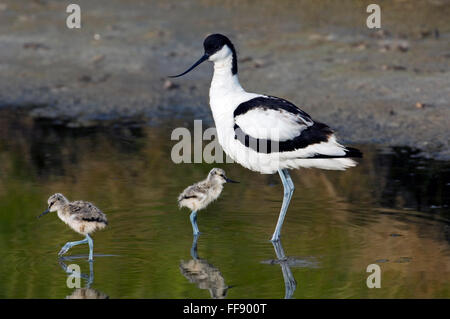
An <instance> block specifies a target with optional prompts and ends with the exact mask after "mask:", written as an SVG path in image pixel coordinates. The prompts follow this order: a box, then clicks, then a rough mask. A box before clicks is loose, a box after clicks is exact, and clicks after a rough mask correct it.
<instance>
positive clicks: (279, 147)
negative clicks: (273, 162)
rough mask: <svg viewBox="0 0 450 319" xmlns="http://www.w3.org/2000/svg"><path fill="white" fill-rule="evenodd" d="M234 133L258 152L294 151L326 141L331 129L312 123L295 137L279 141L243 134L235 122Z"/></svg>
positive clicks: (331, 132)
mask: <svg viewBox="0 0 450 319" xmlns="http://www.w3.org/2000/svg"><path fill="white" fill-rule="evenodd" d="M234 133H235V135H234V138H235V139H237V140H239V141H240V142H241V143H242V144H244V145H245V146H246V147H250V148H251V149H253V150H254V151H256V152H258V153H264V154H270V153H277V152H290V151H295V150H297V149H301V148H305V147H308V146H310V145H313V144H317V143H321V142H326V141H328V139H329V138H330V136H331V135H332V134H333V131H332V130H331V129H330V128H329V127H328V126H327V125H325V124H323V123H314V124H313V125H312V126H309V127H308V128H306V129H304V130H303V131H301V134H300V135H298V136H296V137H295V138H293V139H291V140H287V141H281V142H279V141H272V140H269V139H259V138H254V137H252V136H250V135H248V134H245V133H244V132H243V131H242V129H241V128H240V127H239V126H238V125H237V124H235V125H234Z"/></svg>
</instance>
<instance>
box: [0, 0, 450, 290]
mask: <svg viewBox="0 0 450 319" xmlns="http://www.w3.org/2000/svg"><path fill="white" fill-rule="evenodd" d="M372 2H373V1H356V0H355V1H327V0H324V1H312V0H310V1H306V0H304V1H289V0H283V1H267V0H261V1H220V2H219V1H202V0H197V1H194V0H188V1H142V0H141V1H137V0H130V1H119V0H108V1H106V0H105V1H102V0H97V1H87V0H86V1H82V0H79V1H76V3H77V4H79V5H80V7H81V29H68V28H67V27H66V18H67V16H68V15H69V14H68V13H66V7H67V5H68V4H70V3H71V2H68V1H56V0H55V1H51V0H27V1H25V0H14V1H13V0H11V1H5V0H0V17H1V19H0V71H1V72H0V298H64V297H66V296H67V297H75V298H82V297H101V298H105V297H111V298H211V297H214V298H219V297H220V298H223V297H229V298H283V297H288V298H290V297H293V298H375V297H377V298H380V297H381V298H397V297H402V298H415V297H422V298H433V297H440V298H448V297H450V283H449V281H448V278H450V276H449V272H450V266H449V265H450V209H449V206H448V205H449V202H450V192H449V191H450V162H449V159H450V151H449V138H448V137H449V133H450V132H449V127H450V126H449V119H450V103H449V102H450V74H449V73H450V41H449V38H450V33H449V32H450V20H449V19H448V17H449V16H450V1H446V0H426V1H425V0H424V1H412V0H392V1H377V2H376V3H378V4H379V5H380V6H381V26H382V28H381V29H380V30H370V29H368V28H367V27H366V19H367V16H368V15H369V13H367V12H366V7H367V5H368V4H370V3H372ZM217 32H218V33H223V34H226V35H227V36H229V37H230V39H231V40H232V41H233V42H234V44H235V46H236V48H237V51H238V60H239V77H240V81H241V84H242V85H243V87H244V88H245V89H247V90H248V91H254V92H260V93H266V94H271V95H275V96H280V97H283V98H286V99H288V100H290V101H292V102H294V103H295V104H296V105H298V106H301V107H302V109H304V110H305V111H307V112H308V113H309V114H311V116H312V117H313V118H314V119H316V120H318V121H322V122H325V123H327V124H329V125H330V126H331V127H332V128H333V129H335V131H336V132H337V135H338V136H339V137H340V138H341V140H343V141H344V142H345V143H349V144H351V145H354V146H357V147H359V148H361V149H362V150H363V152H364V158H363V159H362V160H361V161H360V165H359V166H358V167H356V168H352V169H350V170H348V171H346V172H326V171H318V170H297V171H295V172H293V173H292V175H293V179H294V182H295V183H296V186H297V187H296V191H295V194H294V197H293V200H292V202H291V206H290V209H289V212H288V214H287V219H286V222H285V225H284V228H283V238H282V244H283V248H284V251H285V253H286V256H287V258H286V259H285V260H284V261H283V262H284V264H283V267H281V266H280V265H281V264H282V263H281V262H280V260H279V259H277V255H276V251H275V250H274V247H273V246H272V244H271V243H270V242H269V241H268V239H269V238H270V235H271V233H272V231H273V228H274V227H275V223H276V220H277V217H278V213H279V208H280V206H281V200H282V196H281V194H282V185H280V182H279V178H278V176H276V175H259V174H255V173H252V172H250V171H248V170H245V169H243V168H242V167H240V166H239V165H237V164H231V165H217V164H216V165H215V166H221V167H223V168H224V169H225V170H226V172H227V175H229V177H231V178H233V179H236V180H239V181H241V184H238V185H226V186H227V187H226V188H225V190H224V192H223V196H222V197H221V198H220V199H219V200H218V201H217V202H216V203H214V204H213V205H211V206H210V207H209V208H208V209H207V210H206V211H202V212H200V213H199V220H198V223H199V227H200V230H201V231H202V232H204V234H203V235H202V236H201V237H200V239H199V241H198V255H199V259H195V258H193V257H192V256H191V253H190V251H191V245H192V230H191V226H190V223H189V218H188V212H187V211H180V210H179V209H178V207H177V203H176V198H177V195H178V194H179V193H180V192H181V191H182V190H183V189H184V188H185V187H186V186H188V185H190V184H192V183H194V182H196V181H198V180H200V179H203V178H204V177H206V174H207V173H208V171H209V170H210V169H211V168H212V167H213V166H212V165H208V164H178V165H176V164H174V163H172V161H171V160H170V151H171V147H172V146H173V144H174V143H175V141H171V140H170V133H171V131H172V130H173V129H174V128H176V127H180V126H184V127H188V128H192V125H193V120H194V119H202V120H203V121H204V126H203V128H204V129H206V128H207V126H208V125H211V126H212V125H213V122H212V117H211V113H210V110H209V105H208V90H209V82H210V80H211V74H212V67H211V66H210V65H206V64H205V65H202V66H201V67H199V68H198V69H196V70H195V71H194V72H191V73H190V74H189V75H188V76H187V77H184V78H183V79H176V80H168V79H167V75H172V74H177V73H179V72H181V71H184V70H185V69H186V68H187V67H188V66H190V65H191V64H192V63H193V62H194V61H196V60H197V59H198V58H199V57H200V56H201V55H202V53H203V47H202V43H203V39H204V38H205V36H206V35H208V34H210V33H217ZM228 186H229V187H228ZM55 192H61V193H63V194H65V195H66V196H67V197H68V198H69V199H70V200H78V199H83V200H88V201H91V202H93V203H95V204H96V205H97V206H98V207H100V208H101V209H102V210H103V211H104V212H105V213H106V214H107V215H108V218H109V221H110V226H109V228H108V229H106V230H105V231H102V232H99V233H98V234H95V237H94V239H95V253H96V254H103V255H106V256H98V257H97V258H96V260H95V265H94V269H93V271H95V280H94V281H93V283H86V284H85V286H86V287H84V288H83V289H85V290H74V289H69V288H67V286H66V278H67V274H66V273H65V272H64V267H63V265H61V263H60V262H61V261H60V262H58V259H57V256H56V254H57V252H58V251H59V249H60V248H61V247H62V246H63V245H64V243H65V242H67V241H74V240H78V235H77V234H76V233H74V232H72V231H71V230H69V229H68V228H67V226H65V225H64V224H63V223H62V222H61V221H59V220H58V219H57V217H56V215H47V216H46V217H45V218H42V219H40V220H39V221H38V220H37V219H36V218H35V217H36V216H37V215H39V214H40V213H41V212H42V211H43V210H45V208H46V201H47V198H48V197H49V196H50V195H51V194H52V193H55ZM86 254H87V247H83V246H78V247H76V248H73V249H72V250H71V251H70V252H69V255H75V257H77V256H78V257H80V258H76V259H74V260H68V261H67V260H65V261H63V262H64V263H67V264H70V263H74V262H75V263H78V264H80V266H81V267H82V271H83V272H84V273H87V274H89V272H90V271H91V269H89V265H88V263H87V262H86V261H85V255H86ZM111 255H112V256H111ZM81 257H82V258H81ZM371 263H377V264H378V265H380V267H381V268H382V288H381V289H368V288H367V286H366V278H367V276H368V275H369V274H368V273H366V267H367V265H369V264H371ZM286 266H287V268H289V271H290V272H291V273H292V276H293V278H294V279H295V281H296V283H297V285H296V289H294V291H292V289H291V290H289V289H286V287H288V286H289V284H288V283H286V282H285V280H284V279H285V278H286V276H284V275H285V272H286V271H287V270H286V269H287V268H286ZM84 282H85V281H84ZM291 288H292V287H291ZM89 289H93V290H89Z"/></svg>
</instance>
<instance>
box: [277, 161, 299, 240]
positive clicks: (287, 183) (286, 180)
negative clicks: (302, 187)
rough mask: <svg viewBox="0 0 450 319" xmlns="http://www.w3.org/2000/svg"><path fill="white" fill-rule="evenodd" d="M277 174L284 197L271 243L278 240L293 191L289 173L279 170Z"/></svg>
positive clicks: (285, 170)
mask: <svg viewBox="0 0 450 319" xmlns="http://www.w3.org/2000/svg"><path fill="white" fill-rule="evenodd" d="M278 173H279V174H280V178H281V181H282V183H283V187H284V193H283V194H284V196H283V204H282V205H281V210H280V216H278V222H277V226H276V227H275V231H274V233H273V235H272V239H271V240H272V241H277V240H280V232H281V227H282V226H283V222H284V217H285V216H286V212H287V209H288V207H289V203H290V201H291V198H292V193H293V192H294V189H295V187H294V183H293V182H292V179H291V176H290V175H289V171H288V170H287V169H280V170H278Z"/></svg>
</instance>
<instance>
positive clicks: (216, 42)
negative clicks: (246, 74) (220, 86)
mask: <svg viewBox="0 0 450 319" xmlns="http://www.w3.org/2000/svg"><path fill="white" fill-rule="evenodd" d="M225 45H226V46H228V47H229V48H230V50H231V52H232V54H233V60H232V66H231V73H232V74H233V75H234V74H236V73H237V57H236V50H235V49H234V45H233V43H231V41H230V39H228V38H227V37H226V36H224V35H222V34H218V33H216V34H211V35H209V36H207V37H206V39H205V41H203V47H204V49H205V53H204V54H203V56H202V57H201V58H200V59H199V60H198V61H197V62H195V63H194V64H193V65H192V66H191V67H190V68H189V69H187V70H186V71H184V72H183V73H181V74H178V75H173V76H170V77H171V78H177V77H179V76H183V75H185V74H186V73H189V72H191V71H192V70H193V69H195V68H196V67H197V66H198V65H200V64H201V63H203V62H205V61H207V60H208V59H209V57H210V56H212V55H213V54H214V53H216V52H217V51H220V50H221V49H222V48H223V47H224V46H225Z"/></svg>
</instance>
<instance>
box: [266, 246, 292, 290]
mask: <svg viewBox="0 0 450 319" xmlns="http://www.w3.org/2000/svg"><path fill="white" fill-rule="evenodd" d="M272 244H273V248H275V254H276V255H277V259H278V260H279V263H280V266H281V271H282V272H283V279H284V285H285V289H286V294H285V296H284V299H291V298H292V295H293V294H294V291H295V288H297V282H296V281H295V278H294V275H292V271H291V268H290V267H289V264H288V262H287V258H286V255H285V254H284V250H283V246H282V245H281V240H278V241H273V242H272Z"/></svg>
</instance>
